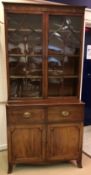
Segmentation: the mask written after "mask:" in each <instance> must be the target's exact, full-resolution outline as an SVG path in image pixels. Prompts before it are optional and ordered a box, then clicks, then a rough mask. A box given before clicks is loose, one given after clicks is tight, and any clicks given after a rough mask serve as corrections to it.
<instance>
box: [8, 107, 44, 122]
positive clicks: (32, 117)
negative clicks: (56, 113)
mask: <svg viewBox="0 0 91 175" xmlns="http://www.w3.org/2000/svg"><path fill="white" fill-rule="evenodd" d="M43 120H44V109H42V108H31V107H13V108H9V109H7V121H8V124H29V123H34V122H42V121H43Z"/></svg>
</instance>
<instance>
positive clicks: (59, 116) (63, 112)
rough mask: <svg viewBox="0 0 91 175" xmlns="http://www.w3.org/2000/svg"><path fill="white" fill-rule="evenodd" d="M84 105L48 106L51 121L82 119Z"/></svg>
mask: <svg viewBox="0 0 91 175" xmlns="http://www.w3.org/2000/svg"><path fill="white" fill-rule="evenodd" d="M83 113H84V110H83V105H76V106H75V105H61V106H58V107H57V106H56V107H55V106H54V107H49V108H48V120H49V121H82V120H83Z"/></svg>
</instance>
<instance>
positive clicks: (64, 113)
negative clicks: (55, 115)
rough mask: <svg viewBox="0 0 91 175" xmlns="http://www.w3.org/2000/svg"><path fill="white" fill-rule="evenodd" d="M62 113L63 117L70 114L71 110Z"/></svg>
mask: <svg viewBox="0 0 91 175" xmlns="http://www.w3.org/2000/svg"><path fill="white" fill-rule="evenodd" d="M61 114H62V116H63V117H67V116H69V111H62V112H61Z"/></svg>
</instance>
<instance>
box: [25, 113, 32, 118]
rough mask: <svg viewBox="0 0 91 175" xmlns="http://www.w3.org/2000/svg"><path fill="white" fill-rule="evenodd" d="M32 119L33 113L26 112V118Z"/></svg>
mask: <svg viewBox="0 0 91 175" xmlns="http://www.w3.org/2000/svg"><path fill="white" fill-rule="evenodd" d="M31 117H32V114H31V112H24V118H27V119H28V118H31Z"/></svg>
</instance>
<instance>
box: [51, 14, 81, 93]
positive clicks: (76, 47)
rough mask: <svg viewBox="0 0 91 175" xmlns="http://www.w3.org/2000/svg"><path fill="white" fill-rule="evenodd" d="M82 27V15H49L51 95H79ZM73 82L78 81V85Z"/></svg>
mask: <svg viewBox="0 0 91 175" xmlns="http://www.w3.org/2000/svg"><path fill="white" fill-rule="evenodd" d="M80 28H81V18H80V17H74V16H63V15H50V16H49V37H48V38H49V40H48V76H49V81H48V83H49V84H48V95H49V96H56V95H57V96H70V95H74V96H76V95H77V84H78V76H79V59H80V36H81V31H80ZM55 78H56V81H55ZM54 82H56V83H54ZM73 82H76V83H75V86H76V87H75V86H74V83H73ZM71 86H72V87H71ZM53 89H54V90H53ZM67 89H68V90H67Z"/></svg>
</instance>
